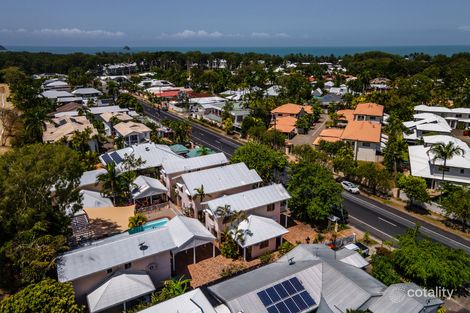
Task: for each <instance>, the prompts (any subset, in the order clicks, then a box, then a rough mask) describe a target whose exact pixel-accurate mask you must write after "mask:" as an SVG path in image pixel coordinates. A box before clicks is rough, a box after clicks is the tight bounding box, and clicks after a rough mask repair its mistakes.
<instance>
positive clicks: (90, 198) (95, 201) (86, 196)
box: [80, 190, 114, 208]
mask: <svg viewBox="0 0 470 313" xmlns="http://www.w3.org/2000/svg"><path fill="white" fill-rule="evenodd" d="M80 194H81V195H82V197H83V198H82V204H83V208H101V207H111V206H114V204H113V202H112V201H111V199H109V198H106V197H103V196H102V195H101V194H100V193H99V192H96V191H90V190H80Z"/></svg>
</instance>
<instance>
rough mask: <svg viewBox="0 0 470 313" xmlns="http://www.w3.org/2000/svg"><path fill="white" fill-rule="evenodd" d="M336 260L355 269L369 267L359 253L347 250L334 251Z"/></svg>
mask: <svg viewBox="0 0 470 313" xmlns="http://www.w3.org/2000/svg"><path fill="white" fill-rule="evenodd" d="M356 247H357V246H356ZM336 259H338V260H340V261H341V262H343V263H346V264H349V265H352V266H355V267H357V268H363V267H366V266H367V265H369V262H367V261H366V259H364V258H363V257H362V256H361V255H360V254H359V253H357V252H356V251H354V250H350V249H347V248H343V249H341V250H338V251H336Z"/></svg>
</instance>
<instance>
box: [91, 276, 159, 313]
mask: <svg viewBox="0 0 470 313" xmlns="http://www.w3.org/2000/svg"><path fill="white" fill-rule="evenodd" d="M153 291H155V286H154V285H153V282H152V280H151V279H150V276H149V275H147V274H145V273H133V274H130V273H129V274H127V273H116V274H115V275H113V276H111V277H110V278H108V279H107V280H106V281H105V282H104V283H103V284H102V285H100V286H99V287H98V288H96V289H95V290H94V291H93V292H91V293H90V294H88V295H87V302H88V309H89V310H90V312H91V313H95V312H100V311H103V310H105V309H108V308H111V307H113V306H117V305H119V304H124V303H125V302H127V301H130V300H133V299H136V298H139V297H141V296H144V295H146V294H149V293H151V292H153Z"/></svg>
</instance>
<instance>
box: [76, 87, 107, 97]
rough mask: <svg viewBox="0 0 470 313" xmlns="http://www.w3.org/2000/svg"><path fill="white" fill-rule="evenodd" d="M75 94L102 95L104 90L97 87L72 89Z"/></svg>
mask: <svg viewBox="0 0 470 313" xmlns="http://www.w3.org/2000/svg"><path fill="white" fill-rule="evenodd" d="M72 93H73V94H74V95H91V94H99V95H101V94H102V92H101V91H99V90H97V89H95V88H78V89H75V90H74V91H72Z"/></svg>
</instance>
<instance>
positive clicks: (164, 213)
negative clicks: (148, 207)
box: [142, 202, 183, 222]
mask: <svg viewBox="0 0 470 313" xmlns="http://www.w3.org/2000/svg"><path fill="white" fill-rule="evenodd" d="M142 214H143V215H145V217H147V221H149V222H151V221H155V220H159V219H162V218H165V217H166V218H168V219H172V218H173V217H175V216H177V215H183V214H182V213H181V212H180V211H179V210H178V209H177V208H176V206H175V205H174V204H172V203H170V202H168V204H167V205H166V206H164V207H163V208H159V209H155V210H152V211H147V212H142Z"/></svg>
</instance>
